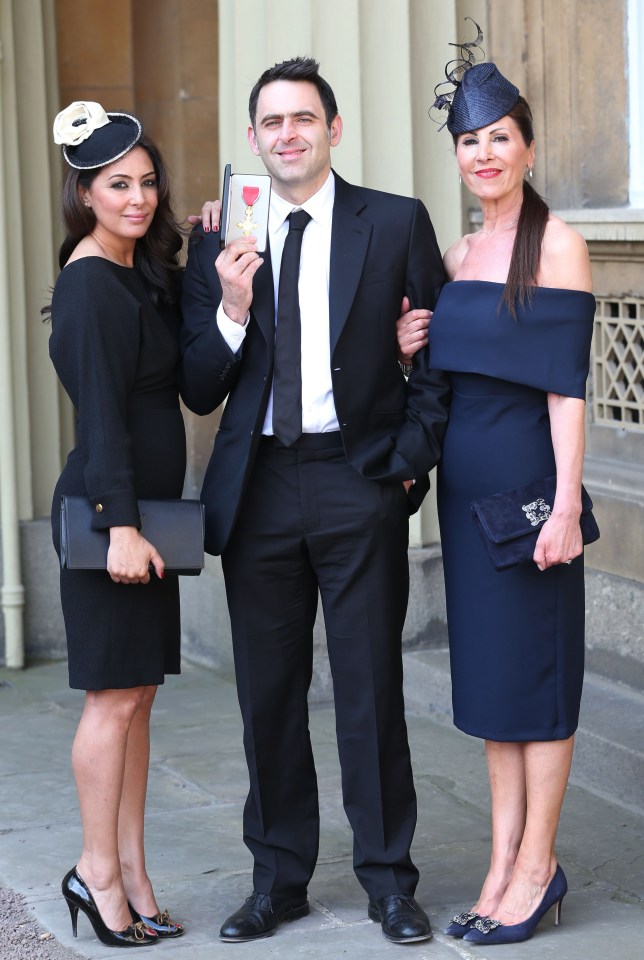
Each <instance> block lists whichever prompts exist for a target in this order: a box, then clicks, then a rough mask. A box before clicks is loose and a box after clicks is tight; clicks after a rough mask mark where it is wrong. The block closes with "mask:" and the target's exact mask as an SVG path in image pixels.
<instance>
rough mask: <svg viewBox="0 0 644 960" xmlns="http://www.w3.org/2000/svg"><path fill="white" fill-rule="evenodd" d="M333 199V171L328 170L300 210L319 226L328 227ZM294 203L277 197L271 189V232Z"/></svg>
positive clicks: (277, 228)
mask: <svg viewBox="0 0 644 960" xmlns="http://www.w3.org/2000/svg"><path fill="white" fill-rule="evenodd" d="M334 199H335V177H334V176H333V171H332V170H329V175H328V177H327V178H326V180H325V181H324V183H323V184H322V186H321V187H320V189H319V190H318V191H317V193H314V194H313V196H312V197H309V198H308V200H305V201H304V203H303V204H302V210H306V212H307V213H308V214H310V215H311V219H312V220H316V221H317V222H318V223H319V224H320V225H321V226H323V227H328V226H329V224H330V223H331V217H332V216H333V201H334ZM293 209H295V207H294V205H293V204H292V203H290V202H289V201H288V200H283V199H282V197H278V195H277V194H276V193H275V191H274V190H272V191H271V210H270V226H271V233H275V232H276V231H277V230H279V228H280V227H281V226H282V224H283V223H284V221H285V220H286V218H287V217H288V215H289V213H290V212H291V210H293Z"/></svg>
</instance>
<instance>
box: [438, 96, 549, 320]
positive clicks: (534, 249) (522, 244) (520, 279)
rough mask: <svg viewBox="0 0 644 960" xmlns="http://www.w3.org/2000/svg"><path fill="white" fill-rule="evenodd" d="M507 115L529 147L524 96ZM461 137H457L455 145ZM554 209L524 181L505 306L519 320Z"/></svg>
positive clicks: (534, 282) (529, 128) (529, 296)
mask: <svg viewBox="0 0 644 960" xmlns="http://www.w3.org/2000/svg"><path fill="white" fill-rule="evenodd" d="M507 115H508V116H509V117H512V119H513V120H514V122H515V123H516V125H517V126H518V128H519V132H520V134H521V136H522V138H523V140H524V142H525V145H526V146H527V147H529V146H530V144H531V143H532V141H533V140H534V128H533V124H532V112H531V110H530V107H529V105H528V102H527V100H526V99H525V98H524V97H519V99H518V100H517V102H516V103H515V105H514V106H513V107H512V109H511V110H508V113H507ZM457 140H458V136H455V137H454V144H456V141H457ZM549 214H550V210H549V208H548V204H547V203H546V202H545V200H543V199H542V198H541V197H540V196H539V194H538V193H537V191H536V190H535V189H534V187H532V186H531V185H530V184H529V183H528V181H527V180H524V181H523V203H522V204H521V213H520V215H519V222H518V224H517V233H516V237H515V238H514V246H513V248H512V257H511V259H510V268H509V270H508V279H507V280H506V283H505V289H504V291H503V297H502V299H501V303H505V304H506V306H507V308H508V310H509V311H510V313H511V314H512V316H513V317H514V318H515V319H516V316H517V302H518V303H519V304H520V305H521V306H523V305H524V304H525V303H526V301H527V302H528V303H530V301H531V299H532V294H533V292H534V288H535V287H536V285H537V277H538V275H539V263H540V261H541V246H542V244H543V236H544V233H545V231H546V224H547V223H548V217H549Z"/></svg>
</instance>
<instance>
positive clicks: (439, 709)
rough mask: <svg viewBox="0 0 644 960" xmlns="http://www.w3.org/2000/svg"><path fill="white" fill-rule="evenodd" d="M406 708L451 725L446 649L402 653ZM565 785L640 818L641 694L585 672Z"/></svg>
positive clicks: (643, 796)
mask: <svg viewBox="0 0 644 960" xmlns="http://www.w3.org/2000/svg"><path fill="white" fill-rule="evenodd" d="M404 663H405V702H406V705H407V710H408V711H410V712H412V713H416V714H419V715H421V716H426V717H429V718H430V719H432V720H435V721H436V722H438V723H442V724H446V725H451V723H452V703H451V681H450V675H449V654H448V652H447V650H444V649H441V650H412V651H408V652H406V653H405V654H404ZM570 779H571V781H572V782H573V783H575V784H577V785H578V786H580V787H583V788H584V789H586V790H590V791H591V792H593V793H595V794H597V795H598V796H601V797H603V798H604V799H607V800H609V801H611V802H613V803H617V804H620V805H622V806H624V807H626V808H628V809H629V810H632V811H633V812H635V813H639V814H640V815H643V814H644V693H642V691H641V690H639V689H637V688H634V687H630V686H628V685H627V684H625V683H617V682H615V681H613V680H608V679H606V678H605V677H602V676H600V675H599V674H596V673H590V672H587V673H586V677H585V680H584V693H583V697H582V702H581V712H580V718H579V729H578V731H577V736H576V742H575V755H574V760H573V765H572V773H571V778H570Z"/></svg>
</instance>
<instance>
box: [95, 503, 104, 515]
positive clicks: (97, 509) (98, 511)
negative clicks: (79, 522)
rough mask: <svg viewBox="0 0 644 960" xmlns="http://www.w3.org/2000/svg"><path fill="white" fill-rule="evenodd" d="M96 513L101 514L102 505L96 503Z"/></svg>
mask: <svg viewBox="0 0 644 960" xmlns="http://www.w3.org/2000/svg"><path fill="white" fill-rule="evenodd" d="M96 512H97V513H102V512H103V504H102V503H97V504H96Z"/></svg>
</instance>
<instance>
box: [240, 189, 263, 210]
mask: <svg viewBox="0 0 644 960" xmlns="http://www.w3.org/2000/svg"><path fill="white" fill-rule="evenodd" d="M258 196H259V187H242V200H243V201H244V203H245V204H246V206H247V207H252V205H253V204H254V203H255V201H256V200H257V198H258Z"/></svg>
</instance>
